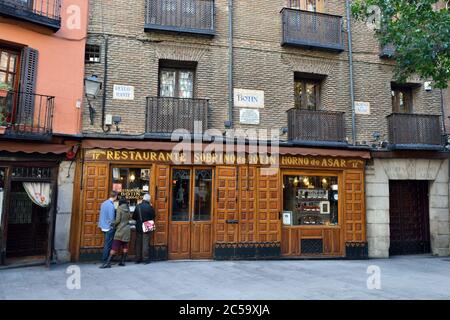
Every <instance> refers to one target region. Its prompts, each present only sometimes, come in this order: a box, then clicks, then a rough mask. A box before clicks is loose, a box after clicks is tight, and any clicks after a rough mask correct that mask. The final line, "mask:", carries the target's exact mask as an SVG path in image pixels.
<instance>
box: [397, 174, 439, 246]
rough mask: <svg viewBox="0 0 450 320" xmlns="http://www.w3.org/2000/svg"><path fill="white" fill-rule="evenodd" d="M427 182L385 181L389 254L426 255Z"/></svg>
mask: <svg viewBox="0 0 450 320" xmlns="http://www.w3.org/2000/svg"><path fill="white" fill-rule="evenodd" d="M428 184H429V183H428V181H412V180H391V181H389V217H390V223H389V226H390V240H391V241H390V242H391V243H390V247H389V254H390V255H398V254H421V253H429V252H430V250H431V249H430V224H429V211H428V210H429V209H428V205H429V200H428Z"/></svg>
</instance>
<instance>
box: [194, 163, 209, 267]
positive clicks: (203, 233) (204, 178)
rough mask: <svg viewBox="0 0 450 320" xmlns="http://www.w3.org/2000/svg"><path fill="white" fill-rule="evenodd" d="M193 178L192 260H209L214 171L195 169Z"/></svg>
mask: <svg viewBox="0 0 450 320" xmlns="http://www.w3.org/2000/svg"><path fill="white" fill-rule="evenodd" d="M193 177H194V181H193V183H194V189H193V192H192V195H193V205H192V207H193V214H192V217H191V258H192V259H208V258H211V257H212V216H213V214H212V213H213V190H214V185H213V181H214V179H213V178H214V177H213V170H212V169H208V168H205V169H194V172H193Z"/></svg>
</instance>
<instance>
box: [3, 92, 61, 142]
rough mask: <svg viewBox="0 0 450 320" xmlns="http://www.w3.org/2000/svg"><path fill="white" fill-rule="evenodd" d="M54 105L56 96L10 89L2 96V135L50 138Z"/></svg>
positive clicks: (37, 138) (8, 136)
mask: <svg viewBox="0 0 450 320" xmlns="http://www.w3.org/2000/svg"><path fill="white" fill-rule="evenodd" d="M54 107H55V97H52V96H44V95H40V94H31V93H25V92H17V91H9V92H8V94H7V95H6V97H1V96H0V127H1V129H2V131H0V137H6V138H21V139H22V138H24V139H33V140H34V139H36V140H41V139H47V138H50V137H51V135H52V125H53V110H54Z"/></svg>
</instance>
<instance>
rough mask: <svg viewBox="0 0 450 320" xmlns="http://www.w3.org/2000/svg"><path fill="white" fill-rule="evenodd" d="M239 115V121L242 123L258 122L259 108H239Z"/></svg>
mask: <svg viewBox="0 0 450 320" xmlns="http://www.w3.org/2000/svg"><path fill="white" fill-rule="evenodd" d="M239 115H240V117H239V122H240V123H242V124H259V110H256V109H240V110H239Z"/></svg>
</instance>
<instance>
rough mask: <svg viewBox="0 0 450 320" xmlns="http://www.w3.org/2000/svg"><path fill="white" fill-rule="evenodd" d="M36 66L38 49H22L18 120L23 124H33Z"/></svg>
mask: <svg viewBox="0 0 450 320" xmlns="http://www.w3.org/2000/svg"><path fill="white" fill-rule="evenodd" d="M37 66H38V51H37V50H36V49H32V48H28V47H27V48H24V49H23V50H22V58H21V61H20V88H19V90H20V92H21V93H20V95H19V97H20V98H19V110H18V114H17V116H18V119H17V120H18V121H20V123H23V124H30V125H32V124H33V115H34V99H35V96H34V93H35V90H36V80H37Z"/></svg>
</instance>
